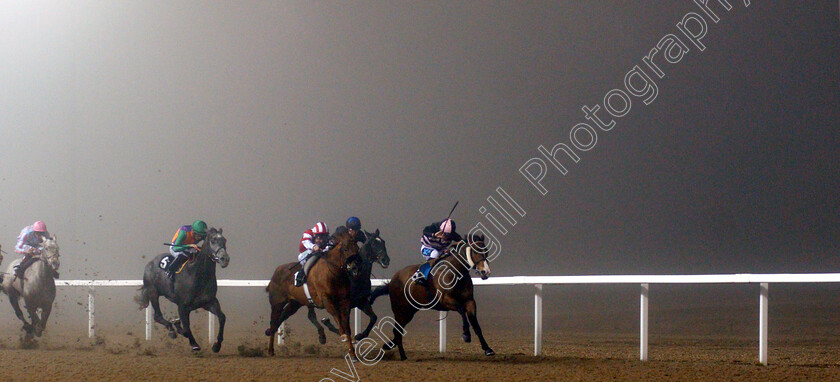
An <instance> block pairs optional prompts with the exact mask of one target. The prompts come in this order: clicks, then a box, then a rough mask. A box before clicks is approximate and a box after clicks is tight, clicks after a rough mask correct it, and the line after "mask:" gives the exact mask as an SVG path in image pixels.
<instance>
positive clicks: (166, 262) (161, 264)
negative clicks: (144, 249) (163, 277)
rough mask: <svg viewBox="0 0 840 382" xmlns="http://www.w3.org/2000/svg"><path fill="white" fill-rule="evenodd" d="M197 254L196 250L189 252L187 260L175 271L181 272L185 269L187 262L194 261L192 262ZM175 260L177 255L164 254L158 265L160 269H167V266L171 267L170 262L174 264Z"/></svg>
mask: <svg viewBox="0 0 840 382" xmlns="http://www.w3.org/2000/svg"><path fill="white" fill-rule="evenodd" d="M197 255H198V254H197V253H195V252H191V253H188V254H187V261H185V262H183V263H182V264H181V266H180V267H179V268H178V269H176V270H175V273H181V271H183V270H184V267H185V266H187V263H192V262H194V261H195V258H196V256H197ZM173 261H175V256H172V254H168V255H166V256H164V257H163V258H162V259H160V262H159V263H158V267H160V269H163V270H164V271H165V270H166V268H168V267H169V264H172V262H173Z"/></svg>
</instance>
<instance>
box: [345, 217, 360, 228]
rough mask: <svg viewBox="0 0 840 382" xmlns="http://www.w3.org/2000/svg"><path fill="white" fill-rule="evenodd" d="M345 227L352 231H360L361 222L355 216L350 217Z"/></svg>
mask: <svg viewBox="0 0 840 382" xmlns="http://www.w3.org/2000/svg"><path fill="white" fill-rule="evenodd" d="M345 225H346V226H347V229H352V230H356V231H358V230H360V229H362V221H361V220H359V218H357V217H355V216H351V217H350V218H348V219H347V224H345Z"/></svg>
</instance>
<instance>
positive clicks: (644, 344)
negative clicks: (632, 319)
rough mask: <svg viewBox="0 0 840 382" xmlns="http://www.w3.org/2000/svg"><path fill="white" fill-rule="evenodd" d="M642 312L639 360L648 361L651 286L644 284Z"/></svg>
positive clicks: (640, 316) (640, 315)
mask: <svg viewBox="0 0 840 382" xmlns="http://www.w3.org/2000/svg"><path fill="white" fill-rule="evenodd" d="M641 289H642V291H641V292H642V293H641V308H640V310H641V312H640V313H639V360H641V361H647V360H648V294H649V293H650V285H649V284H642V288H641Z"/></svg>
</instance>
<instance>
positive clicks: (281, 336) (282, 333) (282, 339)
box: [277, 322, 286, 345]
mask: <svg viewBox="0 0 840 382" xmlns="http://www.w3.org/2000/svg"><path fill="white" fill-rule="evenodd" d="M285 343H286V323H285V322H284V323H282V324H280V329H277V344H278V345H283V344H285Z"/></svg>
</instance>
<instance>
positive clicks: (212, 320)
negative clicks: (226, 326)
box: [207, 312, 216, 344]
mask: <svg viewBox="0 0 840 382" xmlns="http://www.w3.org/2000/svg"><path fill="white" fill-rule="evenodd" d="M215 318H216V317H215V316H214V315H213V313H210V312H207V343H208V344H212V343H213V332H215V330H213V327H214V326H215V323H216V322H215Z"/></svg>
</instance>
